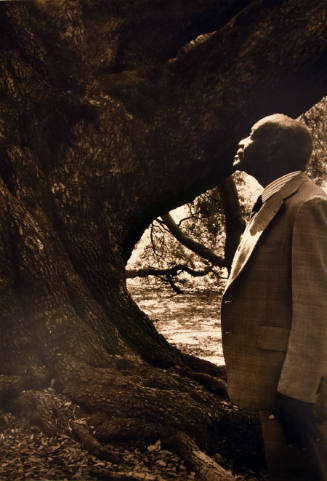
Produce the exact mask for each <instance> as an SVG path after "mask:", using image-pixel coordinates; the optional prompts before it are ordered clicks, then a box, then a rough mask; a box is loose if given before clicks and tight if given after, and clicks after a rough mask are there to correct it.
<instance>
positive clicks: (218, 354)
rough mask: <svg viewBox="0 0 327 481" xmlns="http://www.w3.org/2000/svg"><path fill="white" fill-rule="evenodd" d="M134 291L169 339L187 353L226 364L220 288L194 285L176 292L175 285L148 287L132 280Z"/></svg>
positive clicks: (145, 310)
mask: <svg viewBox="0 0 327 481" xmlns="http://www.w3.org/2000/svg"><path fill="white" fill-rule="evenodd" d="M130 291H131V293H132V296H133V298H134V300H135V301H136V302H137V304H138V305H139V307H140V308H141V309H142V310H143V311H144V312H145V313H146V314H148V316H149V317H150V319H152V320H153V321H154V324H155V326H156V328H157V330H158V331H159V332H160V333H161V334H162V335H164V336H165V338H166V339H167V340H168V342H170V343H171V344H173V345H175V346H176V347H178V348H179V349H180V350H181V351H183V352H185V353H187V354H193V355H194V356H197V357H200V358H202V359H206V360H207V361H210V362H212V363H214V364H217V365H221V364H224V356H223V352H222V345H221V329H220V297H221V295H220V294H219V292H217V291H214V290H208V289H205V290H200V289H197V290H196V289H193V290H185V292H184V294H182V295H176V294H174V292H173V291H172V290H171V289H162V288H161V289H156V290H151V289H148V290H144V289H143V288H141V287H138V286H133V285H132V284H131V286H130Z"/></svg>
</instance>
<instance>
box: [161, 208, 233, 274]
mask: <svg viewBox="0 0 327 481" xmlns="http://www.w3.org/2000/svg"><path fill="white" fill-rule="evenodd" d="M161 217H162V219H163V221H164V222H165V224H166V226H167V227H168V229H169V230H170V232H171V234H172V235H173V236H174V237H175V238H176V239H177V240H178V241H179V242H180V243H181V244H183V246H185V247H187V248H188V249H190V250H191V251H192V252H195V254H197V255H198V256H200V257H202V258H203V259H206V260H208V261H209V262H211V263H212V264H213V265H214V266H218V267H225V265H226V261H225V259H223V258H222V257H220V256H217V255H216V254H215V253H214V252H212V251H211V250H210V249H208V248H207V247H205V246H204V245H202V244H200V243H199V242H196V241H194V240H193V239H191V238H190V237H187V236H186V235H185V234H184V232H182V231H181V229H180V228H179V227H178V225H177V224H176V222H175V221H174V219H173V218H172V216H171V215H170V214H164V215H162V216H161Z"/></svg>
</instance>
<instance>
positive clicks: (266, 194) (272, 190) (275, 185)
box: [261, 170, 302, 202]
mask: <svg viewBox="0 0 327 481" xmlns="http://www.w3.org/2000/svg"><path fill="white" fill-rule="evenodd" d="M301 172H302V171H301V170H296V171H294V172H289V173H288V174H286V175H283V176H282V177H278V179H275V180H273V181H272V182H271V183H270V184H268V185H267V186H266V187H265V188H264V190H263V191H262V194H261V198H262V202H266V201H267V200H268V199H270V197H271V196H272V195H274V194H276V192H279V191H280V190H281V188H282V187H284V185H285V184H286V183H287V182H288V181H289V180H291V179H292V178H293V177H295V176H296V175H298V174H300V173H301Z"/></svg>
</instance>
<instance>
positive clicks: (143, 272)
mask: <svg viewBox="0 0 327 481" xmlns="http://www.w3.org/2000/svg"><path fill="white" fill-rule="evenodd" d="M211 270H212V266H211V265H209V266H207V267H206V268H205V269H202V270H196V269H191V268H190V267H188V266H187V265H185V264H177V265H175V266H173V267H168V268H167V269H156V268H155V267H146V268H144V269H128V270H126V278H127V279H134V278H135V277H148V276H158V277H160V276H177V275H178V274H180V273H181V272H187V273H188V274H190V275H191V276H193V277H202V276H206V275H207V274H208V273H209V272H210V271H211Z"/></svg>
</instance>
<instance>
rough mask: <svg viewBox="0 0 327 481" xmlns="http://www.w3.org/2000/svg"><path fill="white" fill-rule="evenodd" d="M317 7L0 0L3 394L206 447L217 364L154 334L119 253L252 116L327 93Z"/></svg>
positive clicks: (57, 413) (108, 434)
mask: <svg viewBox="0 0 327 481" xmlns="http://www.w3.org/2000/svg"><path fill="white" fill-rule="evenodd" d="M326 16H327V9H326V2H325V1H324V0H320V1H314V0H273V1H270V0H266V1H264V0H263V1H260V0H257V1H254V2H249V1H247V0H243V1H242V0H231V1H228V2H226V1H223V0H168V1H167V0H156V1H154V0H124V1H121V0H35V1H34V2H28V1H27V2H24V1H22V2H9V1H8V2H1V4H0V24H1V29H0V41H1V43H0V45H1V51H0V56H1V58H0V61H1V63H0V65H1V67H0V85H1V97H0V109H1V110H0V112H1V118H0V122H1V123H0V125H1V128H0V139H1V144H0V145H1V184H0V203H1V208H0V216H1V221H0V226H1V237H0V256H1V261H0V269H1V298H0V316H1V317H0V319H1V336H0V397H1V400H2V402H3V404H6V405H7V407H9V408H15V409H16V410H19V409H20V410H21V412H22V413H23V414H26V413H30V415H31V416H32V417H33V420H34V421H35V422H36V421H37V422H40V423H41V424H42V426H43V427H44V428H46V429H48V430H50V431H56V430H60V429H62V430H65V429H66V430H68V431H69V432H70V431H72V432H73V433H74V434H75V436H77V437H78V438H80V439H81V440H82V441H84V443H86V445H87V446H88V447H89V449H92V450H93V451H94V452H97V453H98V454H99V455H103V456H106V455H109V453H107V452H106V449H105V447H103V445H102V444H100V443H99V440H100V441H102V440H108V439H110V440H112V439H116V438H119V439H128V440H130V439H133V438H134V437H138V438H140V437H141V438H143V439H145V440H154V439H157V438H159V437H161V438H168V437H170V439H173V438H174V439H175V444H174V443H172V445H173V444H174V446H175V447H176V446H178V445H179V446H181V444H182V445H183V446H184V448H185V449H186V448H187V449H188V450H189V451H192V450H193V453H194V452H196V449H193V447H194V445H193V444H192V442H191V441H190V438H191V439H193V440H194V441H196V443H197V444H198V445H199V446H200V447H201V448H203V449H206V450H208V451H209V452H213V451H214V450H217V449H218V448H219V442H220V441H221V438H222V436H223V434H224V426H225V431H226V409H225V410H224V407H223V406H224V405H223V404H222V403H221V399H222V398H223V396H224V393H223V391H224V385H223V381H222V380H221V370H220V369H219V368H217V367H215V366H213V365H210V364H209V363H206V362H204V361H200V360H196V359H194V358H191V357H187V356H185V355H182V354H181V353H180V352H179V351H177V350H176V349H174V348H172V347H171V346H170V345H169V344H168V343H167V342H166V341H165V340H164V339H163V338H162V336H160V335H159V334H158V333H157V332H156V330H155V329H154V327H153V325H152V323H151V321H150V320H149V319H148V318H147V317H146V316H145V315H144V314H143V313H142V312H141V311H140V310H139V309H138V307H137V306H136V305H135V304H134V302H133V301H132V299H131V298H130V296H129V294H128V291H127V289H126V285H125V272H124V270H125V264H126V261H127V260H128V258H129V256H130V254H131V251H132V249H133V246H134V245H135V243H136V241H137V240H138V239H139V238H140V236H141V234H142V232H143V231H144V229H145V228H146V227H147V225H148V224H149V223H150V222H151V221H152V220H153V219H154V218H156V217H157V216H160V215H162V214H164V213H165V212H168V211H169V210H170V209H171V208H173V207H176V206H178V205H181V204H182V203H185V202H186V201H188V200H190V199H192V198H194V196H195V195H197V194H199V193H200V192H203V191H204V190H205V189H207V188H209V187H212V186H213V185H215V184H217V183H219V182H220V181H221V180H222V179H223V178H224V177H227V176H228V175H229V173H230V172H231V166H232V159H233V153H234V150H235V145H236V142H237V140H238V139H239V138H240V137H241V136H243V135H244V134H245V133H246V132H247V130H248V128H249V126H250V125H251V124H252V123H253V122H254V121H255V120H256V119H257V118H259V117H261V116H263V115H265V114H268V113H271V112H275V111H282V112H285V113H287V114H291V115H293V116H297V115H299V114H300V113H301V112H304V111H305V110H306V109H307V108H308V107H309V106H310V105H313V104H314V103H316V101H317V100H318V99H319V98H320V97H322V96H323V95H324V94H326V91H327V87H326V85H327V82H326V80H327V41H326V40H327V18H326ZM208 32H210V33H208ZM48 386H51V388H50V390H45V388H47V387H48ZM227 417H228V416H227ZM81 420H82V421H83V422H82V421H81ZM90 426H93V428H90ZM92 430H93V431H92ZM91 431H92V432H91ZM181 431H184V433H186V434H187V435H188V436H189V438H187V439H188V441H189V442H188V441H186V440H185V439H186V438H185V437H183V436H182V435H181V434H180V433H181ZM176 435H178V436H179V437H178V439H179V441H180V443H179V442H178V441H176V439H177V438H176ZM174 436H175V437H174ZM217 446H218V448H217ZM183 452H184V451H183ZM201 459H202V458H201ZM212 470H213V471H215V470H216V472H218V471H217V467H215V466H213V467H212ZM199 471H201V468H199ZM204 476H205V475H204V474H203V477H204ZM217 476H218V474H217Z"/></svg>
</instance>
